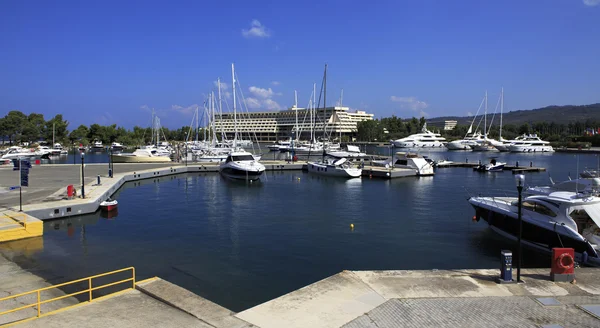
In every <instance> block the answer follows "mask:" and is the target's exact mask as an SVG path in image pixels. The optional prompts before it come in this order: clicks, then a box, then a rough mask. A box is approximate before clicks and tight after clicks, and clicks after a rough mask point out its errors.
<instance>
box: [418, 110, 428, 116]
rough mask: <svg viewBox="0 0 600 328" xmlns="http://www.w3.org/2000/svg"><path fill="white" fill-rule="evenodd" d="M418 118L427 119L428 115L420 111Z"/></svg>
mask: <svg viewBox="0 0 600 328" xmlns="http://www.w3.org/2000/svg"><path fill="white" fill-rule="evenodd" d="M419 116H420V117H429V113H427V112H424V111H422V110H421V111H419Z"/></svg>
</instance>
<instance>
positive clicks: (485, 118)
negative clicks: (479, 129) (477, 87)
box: [483, 90, 488, 140]
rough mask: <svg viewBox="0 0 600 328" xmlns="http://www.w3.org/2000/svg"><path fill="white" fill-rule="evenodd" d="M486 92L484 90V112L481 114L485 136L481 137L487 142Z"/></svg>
mask: <svg viewBox="0 0 600 328" xmlns="http://www.w3.org/2000/svg"><path fill="white" fill-rule="evenodd" d="M487 98H488V97H487V90H485V112H484V114H483V133H485V135H484V136H483V137H484V138H485V139H486V140H487V100H488V99H487Z"/></svg>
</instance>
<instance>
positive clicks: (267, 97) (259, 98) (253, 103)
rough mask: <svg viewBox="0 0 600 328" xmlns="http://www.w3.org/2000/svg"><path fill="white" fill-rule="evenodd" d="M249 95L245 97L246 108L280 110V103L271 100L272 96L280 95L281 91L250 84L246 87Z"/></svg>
mask: <svg viewBox="0 0 600 328" xmlns="http://www.w3.org/2000/svg"><path fill="white" fill-rule="evenodd" d="M248 91H250V94H251V96H250V97H248V98H246V104H247V105H248V108H252V109H257V108H262V109H272V110H280V109H281V105H279V103H277V102H276V101H275V100H273V97H274V96H280V95H281V93H278V92H275V91H273V89H271V88H268V89H265V88H260V87H256V86H251V87H249V88H248Z"/></svg>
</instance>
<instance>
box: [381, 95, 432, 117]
mask: <svg viewBox="0 0 600 328" xmlns="http://www.w3.org/2000/svg"><path fill="white" fill-rule="evenodd" d="M390 100H391V101H393V102H397V103H400V108H408V109H410V110H414V111H422V110H423V109H425V108H427V107H428V106H429V105H428V104H427V103H426V102H424V101H420V100H418V99H417V98H416V97H397V96H391V97H390ZM425 114H426V113H425Z"/></svg>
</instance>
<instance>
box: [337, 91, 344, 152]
mask: <svg viewBox="0 0 600 328" xmlns="http://www.w3.org/2000/svg"><path fill="white" fill-rule="evenodd" d="M343 102H344V89H342V94H341V95H340V107H344V105H343ZM339 123H340V122H338V124H339ZM338 129H340V142H342V129H341V127H340V126H339V125H338Z"/></svg>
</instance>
